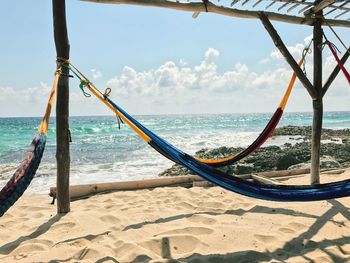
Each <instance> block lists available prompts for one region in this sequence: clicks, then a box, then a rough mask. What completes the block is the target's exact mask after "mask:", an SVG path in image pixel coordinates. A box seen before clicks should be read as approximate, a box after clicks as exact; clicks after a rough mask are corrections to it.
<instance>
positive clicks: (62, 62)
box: [55, 57, 73, 78]
mask: <svg viewBox="0 0 350 263" xmlns="http://www.w3.org/2000/svg"><path fill="white" fill-rule="evenodd" d="M69 63H70V60H69V59H67V58H63V57H57V58H56V64H57V70H56V72H57V73H59V74H60V76H63V77H67V78H73V76H72V75H69V74H66V73H64V72H62V68H63V67H66V68H67V67H69ZM55 74H56V73H55Z"/></svg>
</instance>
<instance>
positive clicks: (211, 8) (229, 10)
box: [80, 0, 350, 27]
mask: <svg viewBox="0 0 350 263" xmlns="http://www.w3.org/2000/svg"><path fill="white" fill-rule="evenodd" d="M80 1H84V2H92V3H99V4H116V5H122V4H125V5H137V6H153V7H162V8H170V9H176V10H181V11H187V12H197V13H198V12H209V13H216V14H220V15H224V16H231V17H237V18H256V19H259V13H260V12H262V11H263V12H264V13H265V14H266V15H267V16H268V17H269V19H270V20H273V21H278V22H285V23H290V24H301V25H310V26H312V25H313V24H314V22H315V19H316V17H315V14H316V13H317V12H320V11H322V10H325V9H326V8H331V10H333V9H334V10H340V9H341V8H344V7H341V4H340V5H339V6H334V3H340V2H344V3H345V4H346V5H349V6H350V1H339V0H322V1H316V2H317V3H316V4H314V5H313V6H310V3H309V2H306V1H305V0H304V1H303V0H297V1H296V0H273V1H270V2H271V3H278V2H279V3H284V4H288V5H291V4H294V6H297V5H305V4H307V5H306V7H307V8H306V9H305V12H304V13H303V16H296V15H290V14H288V12H287V13H283V12H281V11H282V10H280V12H272V11H267V10H266V9H270V8H271V6H270V7H268V8H266V7H265V8H264V9H256V7H257V4H259V3H261V1H260V0H238V1H237V0H233V1H232V2H231V5H227V4H226V5H222V3H221V2H220V5H218V4H214V3H213V2H211V1H209V0H203V1H204V2H201V1H194V2H188V1H186V0H181V1H174V0H80ZM240 2H242V7H246V5H247V4H248V3H250V2H252V3H253V2H254V3H255V6H254V4H253V5H252V6H251V9H250V10H248V9H239V8H233V7H232V6H236V5H237V4H238V3H240ZM264 2H267V1H266V0H265V1H264ZM227 3H229V1H227ZM292 7H293V6H292ZM289 9H290V8H289ZM289 9H287V11H288V10H289ZM331 10H330V11H331ZM345 11H346V13H349V14H350V7H349V8H347V7H346V10H345ZM344 14H345V13H344ZM324 19H325V20H327V23H328V24H330V25H331V26H337V27H350V18H349V19H348V20H341V19H331V18H324ZM324 23H325V22H322V24H324Z"/></svg>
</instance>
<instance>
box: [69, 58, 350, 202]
mask: <svg viewBox="0 0 350 263" xmlns="http://www.w3.org/2000/svg"><path fill="white" fill-rule="evenodd" d="M70 65H71V69H72V70H74V69H75V70H77V69H76V67H74V66H73V65H72V64H70ZM76 73H77V74H80V78H81V79H86V77H85V76H84V75H83V74H82V73H80V71H79V70H77V72H76ZM86 87H87V88H88V89H89V90H90V92H91V93H92V94H94V95H95V96H96V97H97V98H98V99H99V100H100V101H102V102H103V103H104V104H105V105H106V106H107V107H109V108H110V109H111V110H112V111H113V112H114V113H115V114H117V115H118V116H120V118H121V119H122V120H123V121H124V122H125V123H127V124H128V125H129V126H130V127H131V128H132V129H133V130H134V131H135V132H136V133H137V134H138V135H139V136H140V137H141V138H142V139H143V140H144V141H145V142H147V143H148V144H149V145H150V146H151V147H152V148H154V149H155V150H156V151H158V152H159V153H160V154H162V155H163V156H165V157H166V158H168V159H170V160H172V161H174V162H176V163H178V164H180V165H182V166H184V167H186V168H187V169H189V170H190V171H192V172H193V173H195V174H197V175H199V176H201V177H202V178H204V179H206V180H208V181H210V182H212V183H214V184H216V185H218V186H220V187H222V188H225V189H227V190H229V191H232V192H235V193H239V194H242V195H245V196H249V197H253V198H258V199H263V200H271V201H281V202H284V201H318V200H327V199H333V198H340V197H346V196H350V179H349V180H344V181H340V182H335V183H327V184H318V185H266V184H261V183H256V182H249V181H245V180H243V179H240V178H237V177H233V176H231V175H228V174H225V173H223V172H221V171H219V170H216V169H215V168H213V167H211V166H209V165H206V164H204V163H201V162H200V161H198V160H196V159H195V158H193V157H191V156H190V155H188V154H186V153H184V152H182V151H180V150H178V149H177V148H176V147H175V146H173V145H171V144H170V143H168V142H167V141H165V140H164V139H162V138H160V137H159V136H157V135H156V134H155V133H153V132H152V131H150V130H148V129H147V128H146V127H145V126H143V125H142V124H141V123H139V122H138V121H137V120H136V119H134V118H133V117H132V116H130V115H129V114H128V113H127V112H126V111H124V110H123V109H122V108H121V107H119V106H118V105H116V104H115V103H114V102H113V101H112V100H110V99H109V98H104V96H103V93H102V92H101V91H100V90H98V89H97V88H96V87H95V86H94V84H93V83H91V82H89V84H88V85H87V86H86Z"/></svg>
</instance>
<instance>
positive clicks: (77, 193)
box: [49, 168, 345, 198]
mask: <svg viewBox="0 0 350 263" xmlns="http://www.w3.org/2000/svg"><path fill="white" fill-rule="evenodd" d="M344 171H345V169H340V170H330V171H323V172H325V173H333V174H339V173H343V172H344ZM309 173H310V169H308V168H306V169H293V170H283V171H272V172H263V173H258V174H253V175H252V174H243V175H238V176H237V177H239V178H241V179H247V180H257V181H260V182H263V183H271V184H277V183H278V182H279V180H286V179H289V178H293V177H295V176H302V175H306V174H309ZM272 178H275V179H272ZM198 182H203V184H198ZM206 182H207V181H205V180H203V179H202V178H201V177H199V176H197V175H190V176H174V177H164V178H157V179H147V180H139V181H129V182H111V183H99V184H83V185H72V186H70V188H69V192H70V196H71V198H79V197H83V196H88V195H92V194H98V193H103V192H111V191H127V190H139V189H152V188H157V187H165V186H167V187H169V186H184V187H192V186H204V187H207V186H210V185H211V184H210V183H209V184H207V183H206ZM281 184H282V183H281ZM49 195H50V196H52V197H54V198H55V197H56V187H51V188H50V193H49Z"/></svg>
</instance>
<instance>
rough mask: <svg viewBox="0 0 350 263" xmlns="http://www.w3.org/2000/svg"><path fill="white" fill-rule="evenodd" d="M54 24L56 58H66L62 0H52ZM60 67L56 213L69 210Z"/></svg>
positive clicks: (64, 80)
mask: <svg viewBox="0 0 350 263" xmlns="http://www.w3.org/2000/svg"><path fill="white" fill-rule="evenodd" d="M52 10H53V27H54V38H55V45H56V53H57V58H62V59H67V60H68V59H69V48H70V46H69V40H68V33H67V23H66V5H65V0H52ZM68 73H69V72H68V69H67V68H65V67H63V68H62V74H61V76H60V78H59V81H58V87H57V104H56V130H57V135H56V141H57V149H56V161H57V213H68V212H69V211H70V197H69V169H70V153H69V79H68V77H67V76H68Z"/></svg>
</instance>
